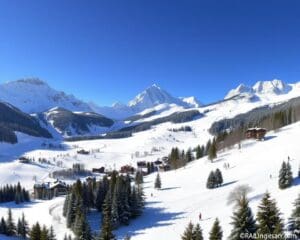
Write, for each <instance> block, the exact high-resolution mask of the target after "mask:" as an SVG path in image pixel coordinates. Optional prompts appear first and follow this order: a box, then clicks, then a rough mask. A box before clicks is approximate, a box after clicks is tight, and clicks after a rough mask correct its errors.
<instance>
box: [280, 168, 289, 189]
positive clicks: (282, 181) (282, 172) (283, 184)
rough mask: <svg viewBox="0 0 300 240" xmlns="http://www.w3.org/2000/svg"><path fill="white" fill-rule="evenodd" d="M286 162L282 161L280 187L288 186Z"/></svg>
mask: <svg viewBox="0 0 300 240" xmlns="http://www.w3.org/2000/svg"><path fill="white" fill-rule="evenodd" d="M286 170H287V169H286V162H282V164H281V168H280V171H279V180H278V185H279V188H280V189H285V188H286V182H285V176H286V172H287V171H286Z"/></svg>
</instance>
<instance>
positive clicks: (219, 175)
mask: <svg viewBox="0 0 300 240" xmlns="http://www.w3.org/2000/svg"><path fill="white" fill-rule="evenodd" d="M215 178H216V185H217V186H221V185H222V184H223V176H222V172H221V171H220V169H219V168H217V169H216V171H215Z"/></svg>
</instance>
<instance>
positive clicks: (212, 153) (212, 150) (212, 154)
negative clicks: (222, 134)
mask: <svg viewBox="0 0 300 240" xmlns="http://www.w3.org/2000/svg"><path fill="white" fill-rule="evenodd" d="M216 157H217V142H216V139H215V138H214V139H213V141H212V143H211V145H210V146H209V149H208V159H209V160H211V161H213V160H214V159H215V158H216Z"/></svg>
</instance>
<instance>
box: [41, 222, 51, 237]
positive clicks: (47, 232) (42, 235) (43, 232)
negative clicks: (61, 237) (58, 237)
mask: <svg viewBox="0 0 300 240" xmlns="http://www.w3.org/2000/svg"><path fill="white" fill-rule="evenodd" d="M48 234H49V231H48V229H47V228H46V226H45V225H44V226H43V228H42V230H41V238H40V240H48V237H49V235H48Z"/></svg>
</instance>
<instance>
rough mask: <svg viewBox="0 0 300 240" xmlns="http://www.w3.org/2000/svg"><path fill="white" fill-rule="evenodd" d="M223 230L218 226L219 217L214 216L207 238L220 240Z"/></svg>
mask: <svg viewBox="0 0 300 240" xmlns="http://www.w3.org/2000/svg"><path fill="white" fill-rule="evenodd" d="M222 237H223V231H222V228H221V226H220V222H219V219H218V218H216V220H215V222H214V224H213V226H212V229H211V231H210V232H209V240H222Z"/></svg>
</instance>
